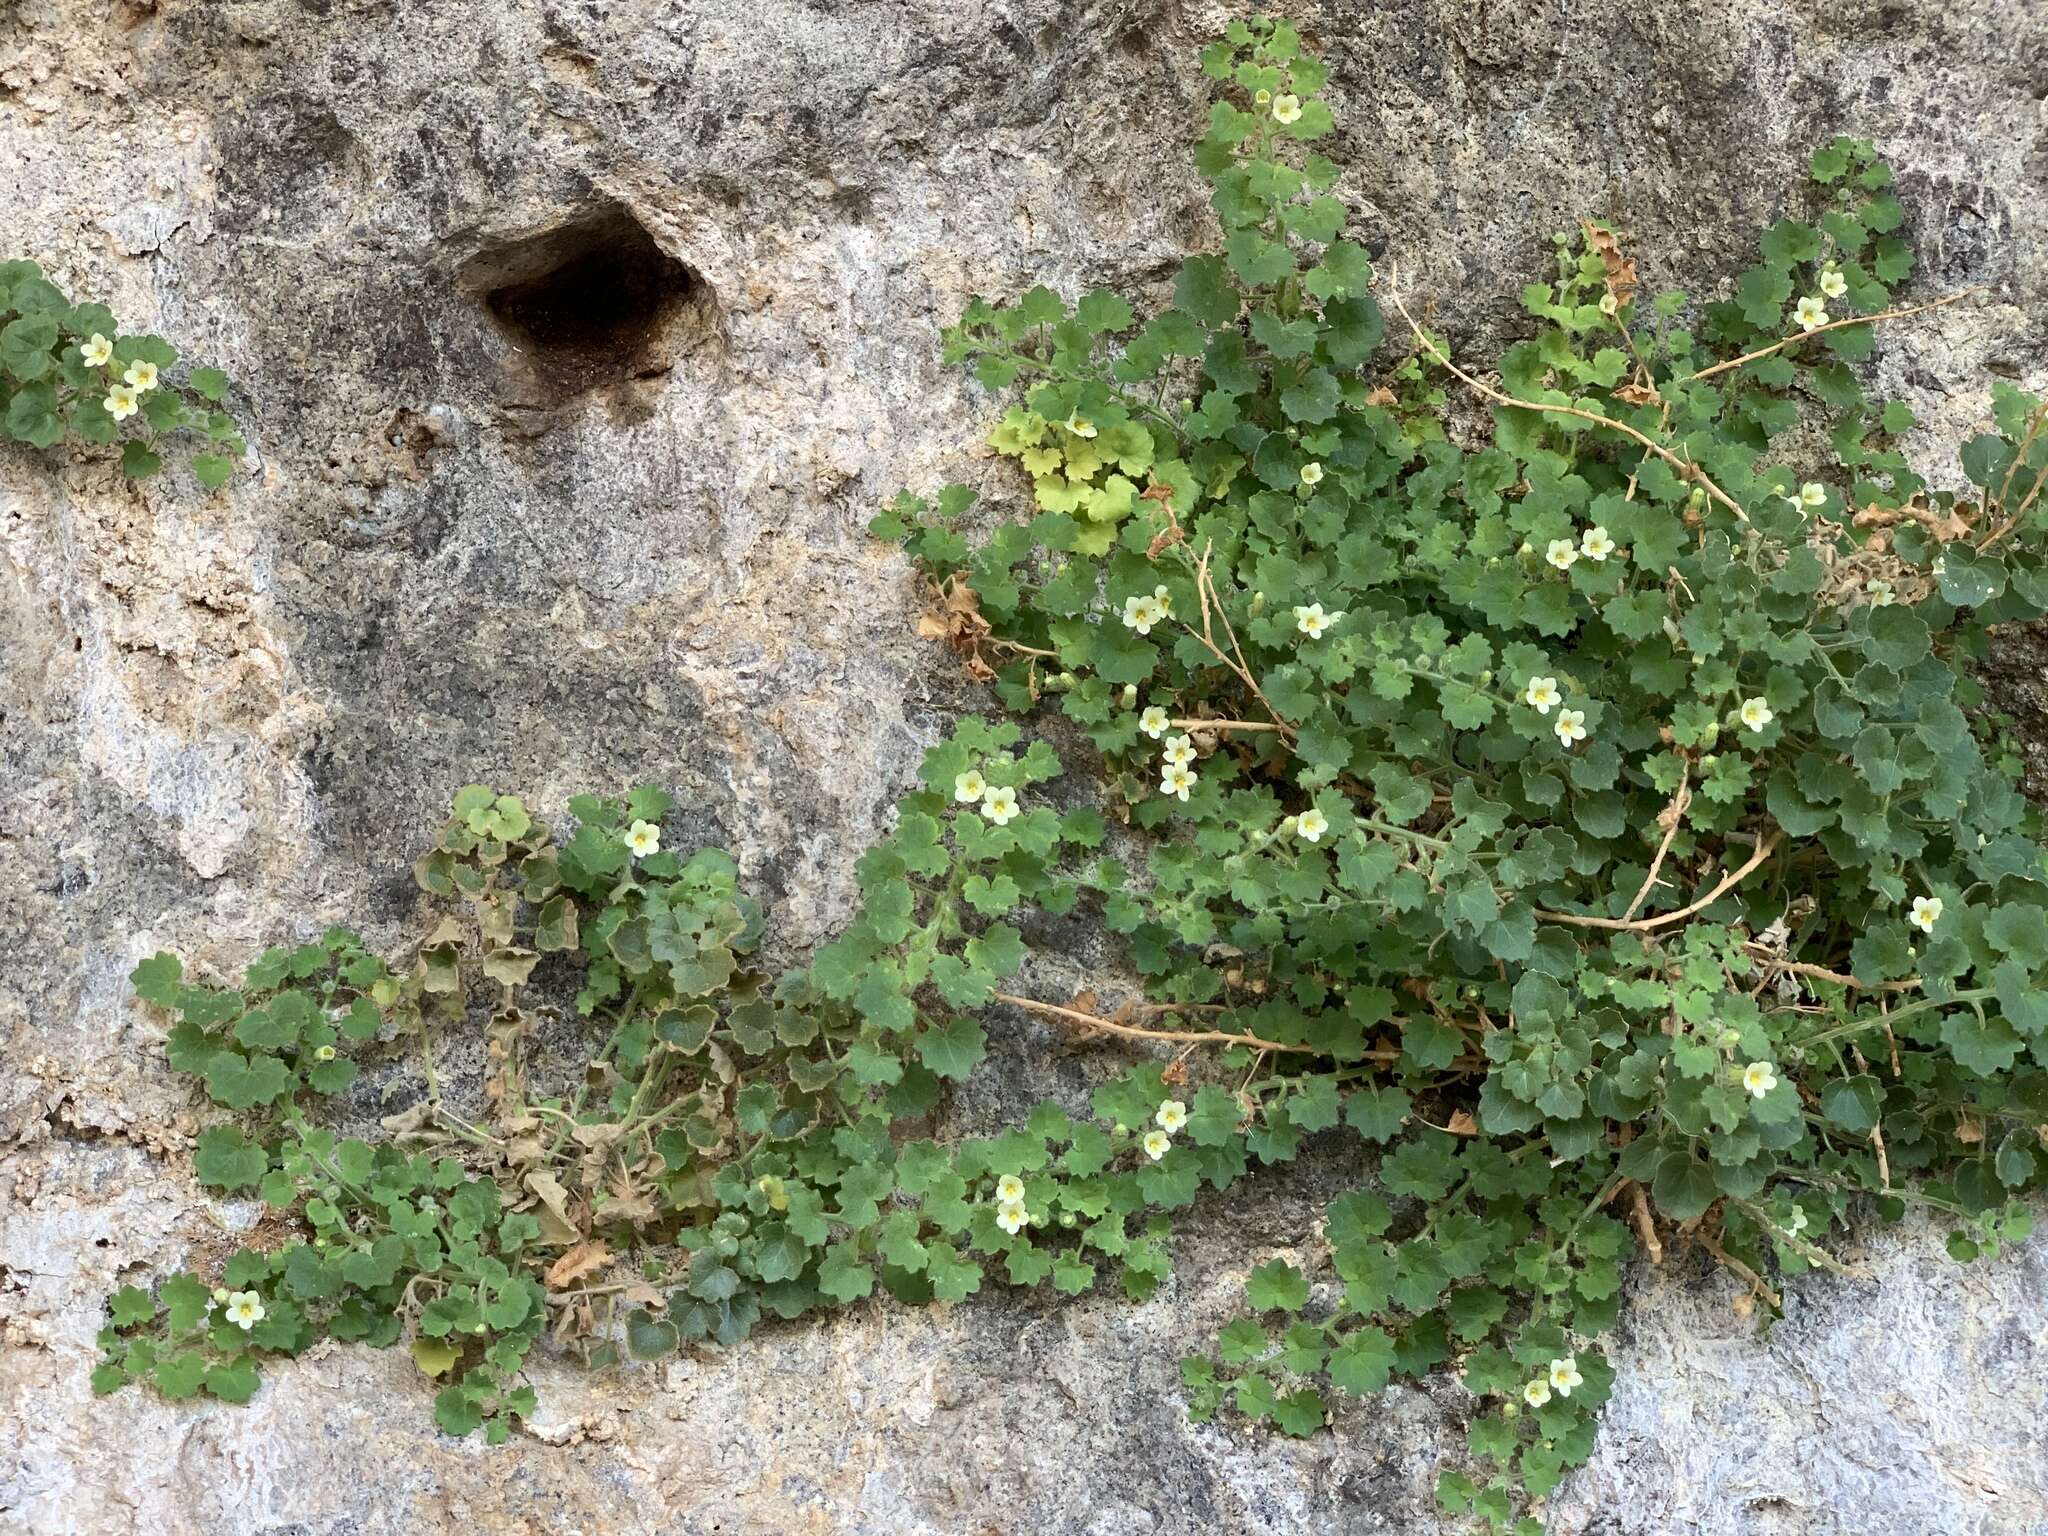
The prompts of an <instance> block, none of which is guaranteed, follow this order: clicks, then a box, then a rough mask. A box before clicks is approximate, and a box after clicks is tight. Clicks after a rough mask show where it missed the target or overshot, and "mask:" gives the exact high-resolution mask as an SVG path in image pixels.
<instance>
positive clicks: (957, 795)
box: [953, 768, 988, 805]
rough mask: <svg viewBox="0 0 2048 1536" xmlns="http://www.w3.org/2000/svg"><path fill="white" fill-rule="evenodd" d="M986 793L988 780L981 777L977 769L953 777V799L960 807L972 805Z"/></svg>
mask: <svg viewBox="0 0 2048 1536" xmlns="http://www.w3.org/2000/svg"><path fill="white" fill-rule="evenodd" d="M987 793H988V780H987V779H984V778H983V777H982V776H981V770H980V769H979V768H970V769H968V770H967V771H966V772H965V773H956V774H954V775H953V798H954V799H955V800H957V801H959V802H960V803H961V804H962V805H972V804H974V802H975V801H977V800H979V799H980V798H981V797H982V796H983V795H985V794H987Z"/></svg>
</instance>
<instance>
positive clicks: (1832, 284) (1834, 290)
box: [1820, 267, 1849, 299]
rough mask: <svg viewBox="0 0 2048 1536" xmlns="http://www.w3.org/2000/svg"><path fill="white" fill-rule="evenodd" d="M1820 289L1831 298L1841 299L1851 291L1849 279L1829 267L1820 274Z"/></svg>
mask: <svg viewBox="0 0 2048 1536" xmlns="http://www.w3.org/2000/svg"><path fill="white" fill-rule="evenodd" d="M1820 291H1821V292H1822V293H1824V294H1826V295H1827V296H1828V297H1829V298H1831V299H1839V298H1840V297H1841V296H1842V295H1843V294H1845V293H1847V292H1848V291H1849V279H1847V278H1846V277H1844V276H1842V274H1841V273H1839V272H1837V271H1836V270H1835V269H1834V268H1833V267H1829V268H1828V269H1827V271H1825V272H1823V273H1821V275H1820Z"/></svg>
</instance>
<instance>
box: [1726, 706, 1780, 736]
mask: <svg viewBox="0 0 2048 1536" xmlns="http://www.w3.org/2000/svg"><path fill="white" fill-rule="evenodd" d="M1736 713H1737V714H1738V715H1740V716H1741V717H1742V723H1743V724H1744V725H1746V726H1748V727H1749V728H1750V729H1751V730H1752V731H1760V730H1762V729H1763V728H1764V727H1765V726H1767V725H1769V724H1770V723H1771V722H1772V721H1773V720H1775V719H1777V718H1778V717H1777V716H1776V715H1774V714H1772V713H1771V706H1770V705H1769V704H1767V703H1765V702H1764V701H1763V699H1761V698H1755V699H1744V700H1743V701H1742V708H1741V709H1739V710H1737V711H1736Z"/></svg>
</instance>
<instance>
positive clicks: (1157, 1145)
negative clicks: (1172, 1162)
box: [1138, 1131, 1173, 1163]
mask: <svg viewBox="0 0 2048 1536" xmlns="http://www.w3.org/2000/svg"><path fill="white" fill-rule="evenodd" d="M1138 1145H1139V1146H1141V1147H1143V1148H1144V1149H1145V1155H1146V1156H1147V1157H1149V1158H1151V1159H1152V1161H1153V1162H1155V1163H1156V1162H1158V1161H1159V1159H1161V1158H1162V1157H1164V1156H1166V1154H1167V1151H1168V1150H1169V1149H1170V1148H1171V1147H1172V1146H1173V1138H1172V1137H1171V1136H1169V1135H1167V1134H1166V1132H1164V1131H1147V1132H1146V1133H1145V1137H1144V1140H1142V1141H1140V1142H1139V1143H1138Z"/></svg>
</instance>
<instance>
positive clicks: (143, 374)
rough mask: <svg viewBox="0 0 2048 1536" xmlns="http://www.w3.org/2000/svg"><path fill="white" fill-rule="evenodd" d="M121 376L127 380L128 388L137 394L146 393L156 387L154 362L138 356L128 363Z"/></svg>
mask: <svg viewBox="0 0 2048 1536" xmlns="http://www.w3.org/2000/svg"><path fill="white" fill-rule="evenodd" d="M121 377H122V378H123V379H125V380H127V381H128V386H129V388H131V389H133V390H134V391H135V392H136V393H137V394H143V395H146V394H148V393H149V392H150V391H151V390H152V389H155V388H156V364H155V363H151V362H145V361H144V360H143V359H142V358H139V357H138V358H137V359H135V361H134V362H132V363H130V364H129V365H128V371H127V372H126V373H124V374H122V375H121Z"/></svg>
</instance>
